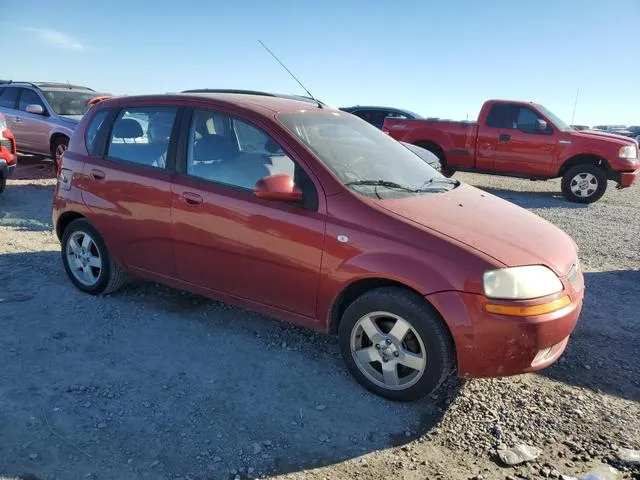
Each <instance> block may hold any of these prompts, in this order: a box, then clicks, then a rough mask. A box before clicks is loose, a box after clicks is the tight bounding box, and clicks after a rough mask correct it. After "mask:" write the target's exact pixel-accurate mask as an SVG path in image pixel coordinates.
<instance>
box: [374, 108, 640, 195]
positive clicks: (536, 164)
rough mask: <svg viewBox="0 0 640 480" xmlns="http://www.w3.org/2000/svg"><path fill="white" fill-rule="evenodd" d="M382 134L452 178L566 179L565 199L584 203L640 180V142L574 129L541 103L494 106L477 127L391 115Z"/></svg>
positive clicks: (468, 123)
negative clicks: (418, 150)
mask: <svg viewBox="0 0 640 480" xmlns="http://www.w3.org/2000/svg"><path fill="white" fill-rule="evenodd" d="M383 131H385V132H386V133H388V134H389V135H391V136H392V137H393V138H395V139H396V140H401V141H403V142H407V143H411V144H414V145H418V146H420V147H423V148H426V149H427V150H430V151H431V152H433V153H434V154H435V155H437V156H438V157H439V158H440V162H441V163H442V167H443V172H444V173H445V174H446V175H448V176H451V175H453V174H454V173H455V172H456V171H467V172H476V173H486V174H491V175H503V176H511V177H522V178H529V179H531V180H547V179H551V178H558V177H562V193H563V194H564V195H565V196H566V197H567V198H568V199H569V200H572V201H575V202H580V203H592V202H595V201H596V200H598V199H599V198H600V197H602V195H604V192H605V190H606V189H607V180H613V181H614V182H616V183H617V186H618V188H624V187H629V186H631V185H633V184H634V183H636V182H637V181H638V178H639V177H640V159H639V158H638V142H636V141H635V140H633V139H631V138H627V137H622V136H617V135H611V134H607V133H604V132H592V131H578V130H575V129H573V128H571V127H570V126H569V125H567V124H566V123H564V122H563V121H562V120H561V119H559V118H558V117H557V116H555V115H554V114H553V113H551V112H550V111H549V110H547V109H546V108H544V107H543V106H541V105H538V104H535V103H527V102H514V101H505V100H489V101H487V102H485V104H484V105H483V106H482V110H481V111H480V115H479V117H478V121H477V122H466V121H465V122H451V121H439V120H429V119H427V120H407V119H399V118H392V117H388V118H386V119H385V121H384V126H383Z"/></svg>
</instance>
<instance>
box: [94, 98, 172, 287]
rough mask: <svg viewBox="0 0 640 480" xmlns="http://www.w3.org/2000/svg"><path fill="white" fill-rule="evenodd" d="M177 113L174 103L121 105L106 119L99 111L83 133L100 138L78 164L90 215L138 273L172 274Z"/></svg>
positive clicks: (112, 244)
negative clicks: (173, 166)
mask: <svg viewBox="0 0 640 480" xmlns="http://www.w3.org/2000/svg"><path fill="white" fill-rule="evenodd" d="M177 113H178V109H177V108H175V107H163V106H149V107H135V108H124V109H122V110H120V111H118V112H112V113H110V114H109V116H108V120H107V121H106V122H105V121H104V120H105V116H106V113H104V114H103V113H102V112H98V113H97V114H96V115H95V117H94V118H93V122H92V123H91V124H90V125H89V126H88V127H87V134H86V135H85V141H87V142H98V143H103V145H102V148H101V147H96V148H93V146H92V148H91V150H93V152H92V154H90V156H89V158H88V159H87V160H86V162H85V166H84V170H83V178H82V182H83V200H84V202H85V204H86V205H87V207H88V208H89V209H90V210H91V218H90V220H91V222H92V223H93V224H94V225H95V226H96V228H97V229H98V231H99V232H100V234H101V235H102V236H103V237H104V239H105V242H106V243H107V245H108V246H109V249H110V250H111V251H113V252H116V256H117V258H118V259H119V260H120V261H121V262H122V263H124V264H125V265H126V266H127V267H129V268H134V269H138V270H139V271H141V272H142V273H144V272H150V273H153V274H159V275H166V276H175V262H174V259H173V245H172V241H171V238H170V237H171V179H172V174H171V168H172V164H173V161H174V157H175V147H173V145H174V143H175V141H174V137H175V136H176V135H177V128H176V129H175V130H176V131H175V132H174V133H173V134H172V126H173V124H174V120H175V119H176V116H177ZM112 120H113V125H112V126H111V128H109V127H110V124H111V121H112ZM100 123H103V125H100ZM97 132H99V133H97ZM106 132H110V133H109V136H108V137H107V138H104V136H105V134H106ZM101 138H102V140H101ZM88 147H89V145H88Z"/></svg>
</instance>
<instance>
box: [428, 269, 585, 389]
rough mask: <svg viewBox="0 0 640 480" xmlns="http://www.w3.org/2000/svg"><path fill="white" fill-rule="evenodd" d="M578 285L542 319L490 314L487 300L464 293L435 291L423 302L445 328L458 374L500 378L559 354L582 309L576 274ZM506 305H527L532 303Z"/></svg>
mask: <svg viewBox="0 0 640 480" xmlns="http://www.w3.org/2000/svg"><path fill="white" fill-rule="evenodd" d="M579 282H580V286H579V288H578V289H576V290H573V289H571V290H570V291H565V292H562V293H561V294H558V295H556V296H555V297H562V296H565V295H569V298H570V303H569V304H568V305H566V306H564V307H562V308H560V309H559V310H556V311H553V312H551V313H545V314H541V315H532V316H520V317H517V316H511V315H501V314H494V313H489V312H487V311H486V304H487V299H486V297H484V296H482V295H476V294H472V293H465V292H442V293H436V294H433V295H429V296H428V297H427V300H428V301H429V302H431V304H432V305H433V306H434V307H435V308H436V309H437V310H438V311H439V312H440V314H441V315H442V317H443V318H444V320H445V322H446V323H447V325H448V326H449V329H450V331H451V334H452V336H453V340H454V343H455V346H456V355H457V362H458V374H459V375H460V376H461V377H475V378H480V377H503V376H509V375H517V374H520V373H526V372H534V371H537V370H541V369H543V368H546V367H548V366H549V365H551V364H552V363H554V362H555V361H556V360H557V359H558V358H559V357H560V355H562V353H563V352H564V349H565V347H566V345H567V342H568V340H569V335H570V334H571V332H572V331H573V329H574V327H575V325H576V322H577V321H578V317H579V316H580V311H581V309H582V300H583V285H584V284H583V283H582V282H583V279H582V274H581V273H580V278H579ZM553 299H554V297H550V298H548V299H546V300H545V301H546V302H549V301H551V300H553ZM538 303H540V302H538ZM510 304H511V305H514V304H518V305H529V306H531V305H534V304H536V302H533V301H529V302H510Z"/></svg>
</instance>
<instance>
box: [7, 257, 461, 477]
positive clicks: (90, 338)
mask: <svg viewBox="0 0 640 480" xmlns="http://www.w3.org/2000/svg"><path fill="white" fill-rule="evenodd" d="M0 285H2V286H3V289H2V292H1V293H0V309H2V311H3V320H2V328H3V335H2V336H0V365H4V367H3V378H4V379H5V380H6V381H5V382H2V383H0V398H2V399H3V405H4V407H3V409H2V412H0V422H1V423H2V425H3V428H2V429H1V430H0V473H5V472H6V473H16V474H17V473H20V472H24V471H30V472H33V473H36V474H38V475H41V476H43V477H44V478H49V477H50V476H56V477H58V478H70V477H69V472H75V471H77V470H81V471H82V472H86V471H87V468H88V467H87V465H91V467H90V468H91V469H93V470H94V471H96V473H97V472H98V471H99V472H100V473H97V474H98V476H99V477H100V478H141V475H142V474H143V473H146V474H148V473H149V471H150V470H151V469H153V473H154V475H153V477H154V478H176V475H178V474H179V475H182V476H183V477H185V476H187V477H191V478H193V479H204V478H230V477H229V475H230V474H231V473H230V472H231V471H232V470H237V471H240V469H244V470H243V476H242V478H251V477H253V476H256V475H259V474H261V473H262V474H282V473H290V472H297V471H301V470H306V469H310V468H316V467H321V466H325V465H330V464H335V463H338V462H341V461H344V460H348V459H351V458H354V457H358V456H361V455H363V454H366V453H370V452H373V451H378V450H382V449H385V448H389V447H391V446H397V445H401V444H404V443H408V442H410V441H412V440H413V439H415V438H416V437H419V436H422V435H424V434H425V433H427V432H428V431H429V430H431V429H432V428H433V427H434V426H435V425H437V424H438V423H439V422H440V420H441V419H442V416H443V415H444V413H445V412H446V409H447V405H449V404H450V403H451V402H452V401H453V400H454V399H455V397H456V396H457V394H458V391H459V389H460V387H461V382H460V381H458V380H456V379H451V380H450V381H449V382H448V383H447V385H446V387H444V388H442V389H441V390H440V391H439V392H438V394H437V395H434V396H433V397H428V398H426V399H424V400H421V401H418V402H413V403H408V404H402V403H394V402H390V401H387V400H384V399H382V398H379V397H376V396H374V395H373V394H371V393H369V392H366V391H365V390H364V389H362V388H361V387H360V386H359V385H358V384H357V383H356V382H355V380H353V378H352V377H351V376H350V375H349V374H348V373H347V371H346V369H345V367H344V366H343V363H342V359H341V358H340V355H339V351H338V345H337V342H336V341H335V339H333V338H331V337H328V336H325V335H321V334H315V333H313V332H310V331H308V330H305V329H301V328H297V327H293V326H291V325H289V324H286V323H283V322H278V321H275V320H273V319H270V318H267V317H264V316H261V315H258V314H255V313H252V312H248V311H245V310H241V309H237V308H234V307H232V306H229V305H226V304H221V303H217V302H214V301H211V300H208V299H205V298H202V297H200V296H196V295H191V294H188V293H185V292H180V291H177V290H174V289H171V288H167V287H164V286H160V285H157V284H154V283H149V282H142V281H134V282H132V283H131V284H130V285H128V286H126V287H125V288H124V289H122V290H121V291H119V292H117V293H115V294H113V295H111V296H107V297H93V296H90V295H87V294H84V293H82V292H79V291H78V290H77V289H75V288H74V287H73V286H72V285H71V283H70V282H69V280H68V279H67V278H66V275H65V273H64V270H63V268H62V265H61V262H60V254H59V252H56V251H51V252H47V251H42V252H29V253H15V254H0ZM26 318H28V319H29V321H28V322H27V321H25V319H26ZM25 372H28V373H29V374H28V375H25ZM52 432H55V435H54V433H52ZM61 438H63V439H64V440H61ZM25 445H28V448H25ZM80 449H81V450H82V451H84V452H86V454H88V455H90V456H91V458H87V455H86V454H83V453H82V451H81V450H80ZM32 452H38V460H37V461H35V462H34V461H33V458H30V457H29V455H30V454H32ZM249 469H252V470H251V471H252V472H253V473H250V474H249ZM65 473H66V474H65ZM83 474H84V473H83ZM156 474H157V475H156Z"/></svg>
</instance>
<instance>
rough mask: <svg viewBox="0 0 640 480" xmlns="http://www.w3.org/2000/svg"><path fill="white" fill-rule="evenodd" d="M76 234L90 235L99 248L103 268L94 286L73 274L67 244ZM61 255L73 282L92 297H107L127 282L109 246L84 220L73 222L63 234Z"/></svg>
mask: <svg viewBox="0 0 640 480" xmlns="http://www.w3.org/2000/svg"><path fill="white" fill-rule="evenodd" d="M74 233H88V234H89V235H90V237H91V239H92V240H93V243H94V244H95V247H96V248H97V251H98V253H99V256H100V258H101V260H102V267H101V268H100V273H99V275H98V278H97V281H96V282H95V284H93V285H86V284H84V283H82V282H81V281H79V280H78V279H77V278H76V276H75V274H74V273H73V272H72V267H71V265H70V264H69V257H68V255H67V244H68V243H69V240H70V238H71V237H72V236H73V235H74ZM60 243H61V255H62V264H63V265H64V269H65V271H66V272H67V275H68V276H69V279H70V280H71V282H72V283H73V284H74V285H75V286H76V287H77V288H78V289H80V290H82V291H83V292H86V293H90V294H92V295H100V294H102V295H107V294H109V293H113V292H115V291H116V290H118V289H119V288H120V287H122V285H124V283H125V282H126V280H127V275H126V274H125V273H124V272H123V271H122V270H121V269H120V267H119V266H118V264H117V263H116V262H115V260H114V259H113V257H112V256H111V255H110V254H109V251H108V249H107V246H106V245H105V243H104V240H103V239H102V236H101V235H100V233H98V231H97V230H96V229H95V228H94V227H93V225H91V223H89V222H88V221H87V220H85V219H84V218H79V219H77V220H74V221H73V222H71V223H70V224H69V225H68V226H67V228H66V229H65V231H64V233H63V234H62V239H61V241H60Z"/></svg>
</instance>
